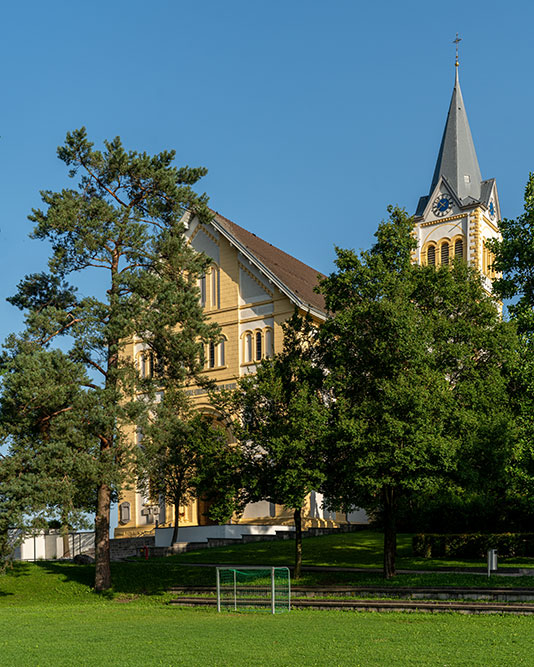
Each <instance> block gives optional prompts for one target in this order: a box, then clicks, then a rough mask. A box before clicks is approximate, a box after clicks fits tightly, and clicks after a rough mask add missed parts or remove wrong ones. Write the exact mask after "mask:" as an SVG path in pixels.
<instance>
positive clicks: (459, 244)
mask: <svg viewBox="0 0 534 667" xmlns="http://www.w3.org/2000/svg"><path fill="white" fill-rule="evenodd" d="M454 256H455V257H463V256H464V241H463V239H456V241H455V242H454Z"/></svg>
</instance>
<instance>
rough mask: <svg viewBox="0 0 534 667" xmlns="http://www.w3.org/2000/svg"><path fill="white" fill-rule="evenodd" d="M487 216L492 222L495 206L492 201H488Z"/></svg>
mask: <svg viewBox="0 0 534 667" xmlns="http://www.w3.org/2000/svg"><path fill="white" fill-rule="evenodd" d="M489 214H490V218H491V219H492V220H493V219H494V218H495V204H494V203H493V200H492V201H490V205H489Z"/></svg>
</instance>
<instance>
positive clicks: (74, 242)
mask: <svg viewBox="0 0 534 667" xmlns="http://www.w3.org/2000/svg"><path fill="white" fill-rule="evenodd" d="M104 146H105V150H104V151H98V150H95V149H94V147H93V144H92V143H91V142H90V141H89V140H88V138H87V134H86V131H85V129H84V128H82V129H80V130H75V131H74V132H72V133H68V134H67V137H66V141H65V144H64V145H63V146H62V147H60V148H59V149H58V156H59V158H60V159H61V160H62V161H63V162H64V163H65V164H66V165H67V166H69V167H70V176H71V177H73V178H74V177H76V176H79V183H78V187H77V189H63V190H62V191H61V192H51V191H44V192H42V193H41V196H42V200H43V202H44V205H45V209H44V210H40V209H38V210H33V213H32V215H31V216H30V220H31V221H32V222H33V223H34V225H35V226H34V230H33V234H32V236H33V238H36V239H39V240H46V241H48V242H49V243H50V244H51V248H52V251H51V255H50V258H49V272H48V273H46V274H45V273H41V274H34V275H31V276H28V277H27V278H26V279H24V280H23V281H22V282H21V283H20V285H19V289H18V293H17V294H16V295H15V296H14V297H13V298H12V300H11V301H12V303H13V304H14V305H16V306H18V307H19V308H21V309H23V310H24V311H25V314H26V330H25V332H24V334H23V335H22V336H21V341H20V343H17V342H16V341H11V342H10V343H9V344H8V345H9V347H8V353H7V354H8V360H7V362H6V363H7V364H8V365H9V364H11V366H10V370H9V373H11V374H12V375H16V374H18V375H19V376H20V384H21V385H24V384H26V385H27V386H28V392H29V394H31V393H32V392H35V391H37V390H38V388H37V387H38V385H37V383H38V382H42V383H43V386H44V388H45V392H46V393H47V396H49V397H51V398H52V397H53V396H54V393H55V392H57V398H58V399H59V401H60V403H61V406H62V407H61V408H59V409H60V410H61V411H62V412H61V415H62V417H61V419H56V418H55V417H54V428H56V427H57V430H58V431H60V430H61V428H64V430H65V436H64V439H68V438H70V442H71V444H72V447H73V448H75V446H76V445H75V443H74V441H75V440H76V441H78V442H79V446H80V447H81V448H82V449H83V452H84V455H83V456H81V460H85V458H86V456H92V457H93V459H94V465H93V466H92V468H91V471H90V474H89V475H88V478H89V479H91V480H95V481H96V506H97V514H96V523H95V525H96V533H97V538H96V543H97V548H96V559H97V576H96V586H97V588H98V589H105V588H108V587H109V586H110V574H109V573H110V570H109V545H108V539H109V508H110V502H111V500H112V498H113V496H114V494H116V492H117V490H118V488H119V486H120V485H121V484H122V483H123V481H124V480H125V478H127V476H128V475H129V474H131V471H132V470H133V469H134V468H133V465H132V463H133V462H132V461H131V455H132V451H131V448H130V446H129V443H128V441H127V438H126V437H125V433H126V431H127V427H129V426H131V425H132V423H135V422H137V421H138V420H140V419H142V417H143V414H145V413H146V411H147V410H148V409H149V407H150V403H151V401H152V400H153V398H154V395H155V391H156V390H157V389H158V388H159V384H160V382H161V380H158V379H157V378H155V377H152V378H148V377H140V376H139V373H138V370H137V369H136V368H135V366H134V365H133V364H132V363H131V360H130V359H129V358H128V356H127V355H126V354H125V346H126V345H127V344H131V343H132V342H134V341H136V340H139V337H142V340H143V343H144V344H145V346H146V347H148V349H149V350H150V351H152V352H153V353H154V354H155V355H156V357H157V360H158V365H159V367H163V368H165V372H166V374H167V375H168V376H169V377H170V378H171V380H172V381H175V382H182V383H183V382H184V381H185V380H186V379H187V378H190V377H191V376H193V375H194V374H195V373H197V372H198V371H199V370H200V369H201V367H202V349H203V343H204V342H206V341H207V340H211V339H212V338H214V337H216V335H217V327H216V325H212V324H208V323H207V322H206V320H205V317H204V314H203V312H202V308H201V305H200V303H199V298H198V296H199V294H198V289H197V287H196V284H197V279H198V276H199V275H200V274H201V273H202V272H203V271H204V270H205V268H206V266H207V265H208V263H209V261H208V259H207V258H206V257H205V256H203V255H199V254H198V253H196V252H195V251H194V249H193V248H191V247H190V245H189V244H188V243H187V241H186V239H185V236H184V230H185V227H184V222H183V220H182V218H183V216H184V214H185V213H186V212H188V213H190V214H191V215H197V216H198V217H199V219H200V220H201V222H202V221H206V220H208V219H209V217H210V212H209V209H208V208H207V205H206V197H205V196H204V195H202V196H198V195H196V194H195V193H194V192H193V190H192V189H191V186H192V185H193V184H194V183H196V181H197V180H198V179H199V178H200V177H201V176H203V175H204V174H205V169H201V168H196V169H191V168H188V167H183V168H176V167H174V166H173V164H172V163H173V160H174V152H172V151H170V152H169V151H164V152H162V153H160V154H158V155H155V156H149V155H147V154H146V153H136V152H134V151H130V152H127V151H126V150H125V149H124V148H123V146H122V144H121V141H120V139H119V138H118V137H117V138H115V139H114V140H112V141H109V142H105V143H104ZM79 272H84V273H87V274H88V275H91V276H92V275H95V278H93V283H92V284H94V285H95V289H94V292H93V293H92V294H89V295H86V296H78V294H77V292H76V290H75V289H74V288H73V287H72V286H71V285H69V284H68V283H67V279H68V278H71V277H72V278H75V276H76V274H78V273H79ZM98 274H101V278H100V279H98V278H96V275H98ZM62 339H63V341H64V342H62V343H61V345H62V349H65V348H68V352H67V353H66V356H65V361H64V362H63V361H62V363H65V364H66V363H67V360H68V362H69V363H70V364H71V367H70V370H72V374H71V375H69V374H68V373H67V376H66V377H64V376H62V375H61V373H56V374H55V375H53V376H52V377H50V378H48V377H46V376H43V377H41V378H39V379H38V378H37V375H36V374H35V373H33V371H32V362H31V361H29V360H28V361H25V363H24V365H22V362H20V363H19V367H18V368H17V367H16V364H17V363H18V362H17V360H16V358H17V356H18V355H19V353H21V352H23V353H24V354H26V352H28V353H29V354H30V355H31V354H35V355H36V357H35V360H34V362H33V364H34V366H36V365H38V355H39V354H43V352H42V351H43V350H46V351H48V350H49V349H50V348H53V347H55V346H57V345H59V342H58V341H59V340H62ZM51 359H52V357H51ZM13 364H14V365H13ZM76 374H77V375H76ZM74 375H76V377H74ZM69 388H70V389H69ZM69 390H70V391H72V392H73V396H72V397H69V395H68V391H69ZM140 396H142V397H143V399H142V400H139V397H140ZM69 398H72V401H71V403H70V404H69ZM74 398H76V402H74ZM54 400H55V398H54ZM17 401H18V403H17ZM53 403H54V401H53V400H52V401H51V405H53ZM14 405H15V408H14V410H15V411H16V409H19V410H20V411H21V412H23V413H24V411H25V410H26V407H27V406H26V404H25V403H24V397H23V396H21V397H19V396H17V397H16V401H15V403H14ZM17 406H18V408H17ZM47 409H51V408H47ZM2 410H3V411H4V412H5V410H8V411H9V410H10V407H9V405H4V406H3V407H2ZM39 418H40V417H39V416H38V415H35V419H36V420H37V421H36V423H35V426H36V428H39V426H38V423H39V422H38V420H39ZM64 420H70V421H69V423H68V425H67V426H65V427H63V426H62V424H63V422H64ZM5 429H6V434H7V437H8V438H9V439H10V441H9V442H10V444H11V446H12V447H13V448H15V449H16V448H18V449H20V448H21V447H22V448H23V447H24V446H25V445H22V444H21V442H22V440H21V436H20V433H19V432H17V431H16V430H15V431H12V422H9V423H6V424H5ZM78 435H79V436H80V437H79V438H78ZM75 436H76V437H75ZM57 440H58V438H57V437H56V433H55V432H54V437H53V438H52V437H50V438H48V439H47V441H46V442H47V446H50V447H55V446H57V444H56V443H57ZM28 446H29V447H30V448H31V445H28ZM69 446H70V445H69ZM15 449H14V450H13V454H15V453H16V452H15ZM65 451H66V450H65ZM46 458H47V460H48V459H50V458H51V456H49V455H48V454H47V456H46ZM38 460H39V458H37V459H36V461H38ZM60 460H62V459H60Z"/></svg>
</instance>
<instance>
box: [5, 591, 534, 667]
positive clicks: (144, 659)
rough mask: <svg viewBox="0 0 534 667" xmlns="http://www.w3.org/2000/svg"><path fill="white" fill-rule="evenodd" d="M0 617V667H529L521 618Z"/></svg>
mask: <svg viewBox="0 0 534 667" xmlns="http://www.w3.org/2000/svg"><path fill="white" fill-rule="evenodd" d="M14 611H15V610H13V609H10V610H9V613H7V612H8V610H6V609H3V610H1V611H0V661H1V664H2V665H9V666H11V665H18V666H20V665H24V666H26V665H42V666H48V665H55V666H57V665H76V666H77V667H78V666H79V665H84V666H85V665H87V666H92V665H95V666H96V665H99V666H101V665H136V666H138V665H139V666H142V665H203V666H206V667H209V666H211V665H231V666H232V667H235V666H237V665H328V666H331V665H365V666H368V665H381V666H384V665H470V666H471V665H492V666H493V665H498V666H500V667H502V666H503V665H532V655H533V649H534V639H533V630H534V619H531V618H530V617H524V616H519V617H518V616H514V617H510V616H507V617H504V616H480V617H478V616H463V615H459V614H439V615H431V614H401V613H389V614H372V613H351V612H347V613H346V612H330V611H327V612H326V611H325V612H313V611H299V612H291V613H290V614H282V615H280V616H270V615H268V614H258V613H257V614H249V615H246V614H217V613H216V612H213V611H211V610H209V611H208V610H201V609H199V610H182V609H173V608H168V607H167V608H166V607H158V608H153V607H146V606H130V605H119V604H116V603H110V602H108V603H102V604H99V605H98V604H96V605H89V606H82V605H76V606H70V605H69V606H54V605H51V606H47V607H42V606H40V605H39V606H36V607H23V608H21V609H20V610H17V612H16V613H13V612H14Z"/></svg>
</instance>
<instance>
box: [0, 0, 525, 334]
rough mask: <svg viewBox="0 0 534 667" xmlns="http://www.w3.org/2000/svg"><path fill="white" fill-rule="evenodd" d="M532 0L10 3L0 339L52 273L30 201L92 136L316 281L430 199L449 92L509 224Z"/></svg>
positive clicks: (518, 203)
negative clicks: (315, 272)
mask: <svg viewBox="0 0 534 667" xmlns="http://www.w3.org/2000/svg"><path fill="white" fill-rule="evenodd" d="M533 20H534V5H533V4H532V3H531V2H527V1H521V2H518V1H514V0H510V1H509V2H507V3H503V2H494V1H491V0H489V1H488V0H486V1H484V2H480V1H478V0H474V1H470V2H457V1H455V0H450V1H449V2H447V3H429V2H419V1H415V2H414V1H410V0H406V1H405V2H402V3H399V2H385V1H382V2H376V3H374V4H372V3H367V2H365V3H364V2H357V1H356V0H352V1H350V0H338V1H336V0H333V1H331V2H324V1H321V2H319V1H316V0H293V1H291V0H285V1H282V0H270V1H269V2H260V1H259V0H256V1H251V0H225V1H224V2H223V1H222V0H199V1H197V2H185V1H183V0H182V1H180V0H154V1H153V2H152V3H147V2H140V1H139V0H128V1H127V2H126V1H124V0H113V1H111V2H110V1H109V0H107V1H106V2H103V1H102V0H93V1H92V2H87V3H76V2H72V1H69V2H67V1H63V0H50V2H46V3H45V2H41V1H39V2H37V1H35V0H28V1H26V2H20V3H4V5H3V9H2V40H1V43H0V61H1V62H2V68H1V75H0V76H1V88H2V90H3V91H4V92H3V104H2V106H1V112H0V119H1V123H0V135H1V138H0V160H1V179H0V188H1V191H0V195H1V201H2V209H1V219H0V249H1V253H2V255H1V260H2V261H1V262H0V276H1V279H0V291H1V294H0V339H3V337H4V336H5V335H6V334H7V333H8V332H9V331H12V330H14V329H17V328H18V327H19V326H20V318H19V316H18V313H17V312H16V311H15V309H14V308H12V307H11V306H10V305H9V304H7V303H5V297H6V296H8V295H9V294H12V293H13V292H14V289H15V286H16V284H17V282H18V281H19V280H20V279H21V278H22V277H23V275H24V274H26V273H29V272H34V271H37V270H41V269H43V268H44V264H45V258H46V247H45V246H44V245H43V244H42V243H41V242H39V241H32V240H30V239H28V237H27V234H28V232H29V231H30V228H31V224H30V223H29V222H28V221H27V219H26V216H27V214H28V213H29V212H30V209H31V208H32V206H37V205H39V190H41V189H53V190H56V189H60V188H62V187H64V186H65V185H72V181H69V179H68V178H67V175H66V169H65V168H64V165H63V164H62V163H61V162H60V161H59V160H58V159H57V158H56V155H55V151H56V147H57V146H58V145H59V144H61V143H62V142H63V139H64V137H65V133H66V132H67V131H68V130H72V129H74V128H77V127H80V126H82V125H85V126H86V127H87V128H88V132H89V135H90V137H91V139H92V140H93V141H94V142H95V143H96V144H97V145H100V142H101V141H102V139H105V138H112V137H114V136H115V135H120V136H121V137H122V139H123V142H124V144H125V146H126V147H127V148H129V149H135V150H146V151H148V152H157V151H159V150H162V149H166V148H174V149H176V151H177V163H178V164H189V165H203V166H206V167H207V168H208V169H209V174H208V176H207V177H206V178H205V179H204V180H203V181H202V183H201V186H200V189H202V190H203V191H205V192H207V193H208V195H209V196H210V201H211V205H212V207H213V208H214V209H216V210H217V211H219V212H220V213H222V214H223V215H225V216H226V217H228V218H230V219H232V220H234V221H235V222H237V223H238V224H240V225H242V226H244V227H246V228H247V229H249V230H251V231H252V232H254V233H256V234H258V235H260V236H262V237H263V238H265V239H266V240H268V241H270V242H271V243H273V244H275V245H278V246H279V247H281V248H282V249H284V250H286V251H287V252H289V253H291V254H294V255H295V256H296V257H298V258H299V259H301V260H303V261H304V262H306V263H308V264H310V265H312V266H313V267H315V268H317V269H319V270H320V271H322V272H325V273H327V272H329V271H331V270H332V262H333V258H334V245H339V246H342V247H354V248H356V249H359V248H365V247H368V246H369V245H370V244H371V243H372V240H373V236H372V235H373V233H374V231H375V229H376V226H377V224H378V222H379V221H380V220H381V219H382V218H383V217H384V216H385V215H386V206H387V205H388V204H389V203H394V204H399V205H401V206H404V207H405V208H406V209H407V210H408V211H410V212H413V211H414V210H415V207H416V204H417V200H418V197H419V196H420V195H423V194H426V193H427V190H428V188H429V185H430V181H431V177H432V172H433V168H434V164H435V160H436V156H437V152H438V148H439V142H440V139H441V133H442V131H443V127H444V123H445V118H446V113H447V109H448V105H449V101H450V96H451V92H452V87H453V80H454V45H453V44H452V40H453V39H454V37H455V34H456V32H459V33H460V37H462V40H463V41H462V42H461V43H460V61H461V70H460V77H461V85H462V90H463V95H464V100H465V103H466V107H467V113H468V117H469V121H470V125H471V130H472V133H473V138H474V141H475V145H476V148H477V152H478V157H479V162H480V167H481V171H482V175H483V178H490V177H495V178H496V179H497V185H498V188H499V193H500V199H501V209H502V211H503V213H504V215H505V216H507V217H515V216H516V215H518V214H519V213H520V212H521V208H522V197H523V189H524V185H525V183H526V180H527V177H528V172H529V170H530V169H532V168H533V165H534V136H533V134H532V109H533V108H534V86H532V62H533V38H532V24H533Z"/></svg>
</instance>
